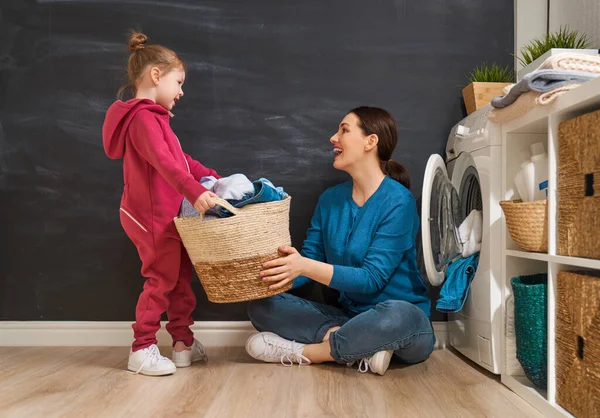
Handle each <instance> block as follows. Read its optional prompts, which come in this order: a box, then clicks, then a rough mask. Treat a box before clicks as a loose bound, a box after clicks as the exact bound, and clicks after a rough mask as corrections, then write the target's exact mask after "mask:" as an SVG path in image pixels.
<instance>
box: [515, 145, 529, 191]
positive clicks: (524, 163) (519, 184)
mask: <svg viewBox="0 0 600 418" xmlns="http://www.w3.org/2000/svg"><path fill="white" fill-rule="evenodd" d="M519 154H520V155H521V169H520V170H519V172H518V173H517V175H516V176H515V187H516V188H517V192H518V193H519V196H521V200H522V201H523V202H529V201H530V200H531V199H532V197H533V194H532V192H531V191H530V189H529V188H528V187H527V186H528V184H527V182H526V181H525V176H526V174H525V172H526V171H527V169H528V168H527V167H528V166H531V167H530V170H531V172H533V164H531V161H530V160H529V157H530V155H531V154H530V153H529V150H528V149H523V150H521V151H520V152H519Z"/></svg>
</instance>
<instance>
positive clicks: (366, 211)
mask: <svg viewBox="0 0 600 418" xmlns="http://www.w3.org/2000/svg"><path fill="white" fill-rule="evenodd" d="M418 230H419V216H418V214H417V205H416V202H415V198H414V197H413V195H412V193H411V192H410V191H409V190H408V189H407V188H406V187H404V186H403V185H402V184H400V183H399V182H397V181H395V180H393V179H391V178H390V177H387V176H386V177H385V179H384V180H383V181H382V183H381V185H380V186H379V188H378V189H377V191H376V192H375V193H374V194H373V195H372V196H371V197H370V198H369V199H368V200H367V201H366V202H365V204H364V205H363V206H358V205H357V204H356V202H354V199H352V181H348V182H346V183H342V184H339V185H337V186H334V187H331V188H329V189H327V190H326V191H325V192H324V193H323V194H322V195H321V197H320V198H319V203H318V204H317V208H316V210H315V214H314V216H313V218H312V221H311V226H310V228H309V230H308V232H307V236H306V240H305V241H304V246H303V248H302V252H301V253H302V255H303V256H305V257H308V258H311V259H313V260H317V261H322V262H326V263H328V264H333V277H332V279H331V283H330V285H329V286H330V287H331V288H333V289H337V290H339V291H340V298H339V301H340V304H341V305H342V306H343V307H344V308H345V309H347V310H348V311H350V312H353V313H355V314H358V313H361V312H365V311H367V310H369V309H371V308H374V307H375V305H377V304H378V303H380V302H383V301H386V300H390V299H392V300H404V301H407V302H410V303H412V304H415V305H417V306H418V307H419V308H421V309H422V310H423V311H424V312H425V314H426V315H427V316H430V307H431V301H430V300H429V297H428V296H427V287H426V286H425V284H424V283H423V280H422V279H421V275H420V274H419V269H418V267H417V250H416V247H415V238H416V236H417V233H418ZM309 280H310V279H309V278H307V277H303V276H300V277H298V278H297V279H296V280H295V281H294V287H299V286H302V285H304V284H306V283H308V282H309Z"/></svg>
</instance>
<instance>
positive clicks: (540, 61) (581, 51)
mask: <svg viewBox="0 0 600 418" xmlns="http://www.w3.org/2000/svg"><path fill="white" fill-rule="evenodd" d="M566 52H571V53H577V54H585V55H598V50H597V49H566V48H552V49H551V50H549V51H547V52H546V53H544V55H542V56H541V57H539V58H537V59H536V60H535V61H533V62H531V63H530V64H528V65H527V66H525V67H523V68H521V69H520V70H519V71H517V82H519V81H520V80H521V79H522V78H523V77H524V76H525V74H529V73H532V72H534V71H535V70H536V69H537V68H538V67H539V66H540V65H542V64H543V63H544V61H546V60H547V59H548V58H550V57H551V56H554V55H558V54H564V53H566Z"/></svg>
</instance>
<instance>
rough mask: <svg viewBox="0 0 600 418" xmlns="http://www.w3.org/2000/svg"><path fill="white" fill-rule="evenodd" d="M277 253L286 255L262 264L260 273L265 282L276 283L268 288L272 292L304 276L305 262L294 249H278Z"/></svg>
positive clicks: (284, 247)
mask: <svg viewBox="0 0 600 418" xmlns="http://www.w3.org/2000/svg"><path fill="white" fill-rule="evenodd" d="M279 252H280V253H284V254H287V255H286V256H284V257H281V258H278V259H276V260H272V261H268V262H266V263H264V264H263V267H264V268H265V270H263V271H262V272H261V273H260V276H261V277H262V278H263V280H264V281H265V282H278V283H275V284H272V285H271V286H269V289H273V290H274V289H279V288H281V287H283V286H285V285H286V284H288V283H289V282H291V281H292V280H294V279H295V278H296V277H298V276H302V275H304V268H305V265H306V260H307V259H306V258H304V257H302V256H301V255H300V253H299V252H298V251H297V250H296V249H295V248H294V247H288V246H283V247H279Z"/></svg>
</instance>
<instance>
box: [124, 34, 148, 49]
mask: <svg viewBox="0 0 600 418" xmlns="http://www.w3.org/2000/svg"><path fill="white" fill-rule="evenodd" d="M147 41H148V37H147V36H146V35H144V34H143V33H141V32H135V31H132V32H131V36H130V37H129V48H128V49H129V50H130V51H131V52H135V51H138V50H140V49H142V48H144V45H146V42H147Z"/></svg>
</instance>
